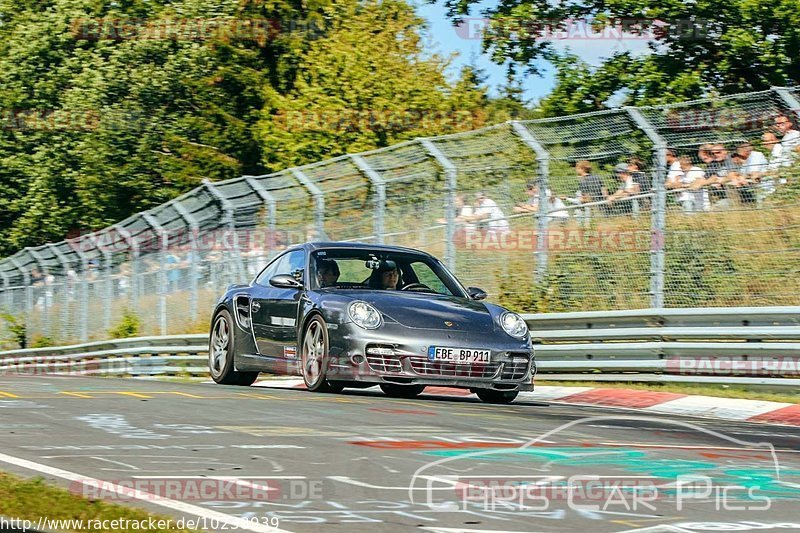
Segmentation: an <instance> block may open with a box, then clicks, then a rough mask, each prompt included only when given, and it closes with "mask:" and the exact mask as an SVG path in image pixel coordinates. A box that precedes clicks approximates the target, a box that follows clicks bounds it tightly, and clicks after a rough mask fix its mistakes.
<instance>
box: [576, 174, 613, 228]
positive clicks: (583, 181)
mask: <svg viewBox="0 0 800 533" xmlns="http://www.w3.org/2000/svg"><path fill="white" fill-rule="evenodd" d="M575 173H576V174H578V190H577V191H576V193H575V200H574V201H573V202H574V203H577V204H588V203H592V202H604V201H605V200H606V198H608V189H606V186H605V184H604V183H603V180H602V178H600V176H597V175H596V174H592V164H591V163H590V162H589V161H585V160H584V161H578V162H577V163H575ZM598 210H599V211H600V213H601V214H603V215H605V214H607V213H608V206H605V205H601V206H598ZM582 211H583V212H582V213H577V212H576V214H575V217H576V218H578V219H580V220H579V222H580V223H582V224H585V223H588V222H589V219H590V218H591V211H592V210H591V208H589V207H586V208H584V209H583V210H582Z"/></svg>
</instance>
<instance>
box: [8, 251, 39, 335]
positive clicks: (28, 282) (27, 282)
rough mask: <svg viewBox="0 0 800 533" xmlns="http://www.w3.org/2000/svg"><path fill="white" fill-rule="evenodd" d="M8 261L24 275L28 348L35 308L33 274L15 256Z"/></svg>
mask: <svg viewBox="0 0 800 533" xmlns="http://www.w3.org/2000/svg"><path fill="white" fill-rule="evenodd" d="M8 260H9V261H10V262H11V264H12V265H14V268H16V269H17V270H19V272H20V273H21V274H22V282H23V283H24V284H25V346H27V345H28V343H29V342H30V340H31V338H30V329H29V326H30V316H31V309H32V308H33V302H32V296H33V294H32V293H31V290H32V289H33V287H31V274H30V272H28V271H27V270H25V268H24V267H23V266H22V265H21V264H20V263H19V261H17V259H16V257H14V256H13V255H12V256H11V257H9V258H8Z"/></svg>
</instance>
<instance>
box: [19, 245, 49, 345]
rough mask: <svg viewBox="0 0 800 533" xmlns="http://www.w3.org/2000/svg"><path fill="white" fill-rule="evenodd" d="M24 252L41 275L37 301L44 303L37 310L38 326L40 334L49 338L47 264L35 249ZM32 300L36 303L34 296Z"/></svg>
mask: <svg viewBox="0 0 800 533" xmlns="http://www.w3.org/2000/svg"><path fill="white" fill-rule="evenodd" d="M24 250H25V251H26V252H28V254H30V256H31V257H33V260H34V261H36V265H37V266H38V267H39V270H40V271H41V273H42V278H41V286H40V287H39V295H38V296H39V298H38V299H41V301H42V302H43V303H44V305H43V306H42V308H41V309H40V310H39V311H40V317H41V324H40V326H41V327H42V332H43V333H44V335H45V336H46V337H50V336H51V329H50V325H51V324H50V320H49V316H48V311H49V308H50V306H49V304H48V301H47V276H48V275H50V268H48V266H47V262H46V261H45V260H44V259H43V258H42V256H41V255H39V252H37V251H36V250H35V249H33V248H25V249H24ZM32 299H33V301H34V302H36V300H37V298H36V296H35V295H34V297H33V298H32ZM34 305H35V304H34Z"/></svg>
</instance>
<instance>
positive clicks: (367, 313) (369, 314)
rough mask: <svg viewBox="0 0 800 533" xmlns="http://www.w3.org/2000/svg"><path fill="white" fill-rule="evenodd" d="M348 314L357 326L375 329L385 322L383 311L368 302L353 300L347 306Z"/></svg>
mask: <svg viewBox="0 0 800 533" xmlns="http://www.w3.org/2000/svg"><path fill="white" fill-rule="evenodd" d="M347 314H348V315H349V316H350V320H352V321H353V322H354V323H355V325H356V326H359V327H361V328H364V329H375V328H377V327H380V325H381V323H382V322H383V318H381V313H380V311H378V310H377V309H375V308H374V307H372V306H371V305H370V304H368V303H367V302H353V303H351V304H350V305H349V306H348V307H347Z"/></svg>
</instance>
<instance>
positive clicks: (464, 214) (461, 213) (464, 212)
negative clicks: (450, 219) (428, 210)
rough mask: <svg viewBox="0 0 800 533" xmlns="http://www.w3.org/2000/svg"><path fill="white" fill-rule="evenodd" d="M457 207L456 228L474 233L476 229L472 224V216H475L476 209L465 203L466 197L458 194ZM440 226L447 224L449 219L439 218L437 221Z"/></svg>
mask: <svg viewBox="0 0 800 533" xmlns="http://www.w3.org/2000/svg"><path fill="white" fill-rule="evenodd" d="M455 207H456V219H455V223H456V226H458V227H459V228H462V229H463V230H464V231H466V232H473V231H475V229H476V226H475V223H473V222H470V220H471V219H472V215H474V214H475V209H474V208H473V207H472V206H471V205H469V204H468V203H466V202H465V201H464V195H462V194H457V195H456V198H455ZM436 222H438V223H439V224H447V219H445V218H439V219H437V220H436Z"/></svg>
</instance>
